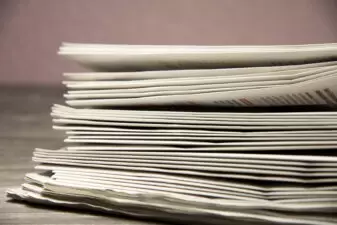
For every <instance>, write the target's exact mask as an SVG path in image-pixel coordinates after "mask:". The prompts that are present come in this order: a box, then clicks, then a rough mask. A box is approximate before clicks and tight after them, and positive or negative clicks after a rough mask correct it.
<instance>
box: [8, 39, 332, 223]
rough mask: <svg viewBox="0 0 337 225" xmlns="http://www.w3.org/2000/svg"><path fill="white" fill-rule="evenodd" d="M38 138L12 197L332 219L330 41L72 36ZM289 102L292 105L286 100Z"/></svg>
mask: <svg viewBox="0 0 337 225" xmlns="http://www.w3.org/2000/svg"><path fill="white" fill-rule="evenodd" d="M59 54H60V55H62V56H64V57H66V58H68V59H71V60H74V61H76V62H78V63H80V64H82V65H83V66H85V67H87V68H90V69H91V70H92V71H94V72H86V73H65V74H64V75H65V81H64V84H65V85H66V87H67V93H65V98H66V105H54V106H53V107H52V113H51V115H52V117H53V124H54V125H53V128H54V129H57V130H62V131H64V132H66V134H67V137H66V139H65V140H64V142H65V147H63V148H61V149H57V150H49V149H36V150H35V152H34V157H33V160H34V161H35V162H37V166H36V172H34V173H29V174H27V175H26V177H25V183H24V184H23V185H22V186H21V187H20V188H13V189H9V190H8V191H7V194H8V196H9V197H11V198H14V199H19V200H23V201H28V202H37V203H42V204H55V205H63V206H69V207H74V208H84V209H92V210H95V211H104V212H109V213H110V212H111V213H121V214H126V215H130V216H134V217H142V218H152V219H159V220H165V221H174V222H179V223H184V224H186V223H191V224H192V223H195V222H198V223H199V224H200V223H204V224H225V223H228V224H303V225H311V224H312V225H332V224H337V216H336V211H337V151H336V149H337V111H336V110H335V109H336V105H337V44H313V45H288V46H285V45H283V46H146V45H136V46H135V45H102V44H70V43H65V44H63V45H62V46H61V47H60V50H59ZM294 106H296V107H294Z"/></svg>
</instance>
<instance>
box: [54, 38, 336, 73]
mask: <svg viewBox="0 0 337 225" xmlns="http://www.w3.org/2000/svg"><path fill="white" fill-rule="evenodd" d="M59 54H60V55H64V56H65V57H68V58H70V59H72V60H75V61H77V62H79V63H81V64H82V65H85V66H88V67H90V68H93V69H97V70H101V71H102V70H104V71H125V70H127V71H132V70H134V71H137V70H170V69H201V68H226V67H238V66H239V67H243V66H258V65H264V66H266V65H275V64H276V65H282V64H291V63H295V64H296V63H303V62H315V61H316V62H317V61H320V60H330V59H335V58H337V45H336V44H333V43H332V44H313V45H297V46H296V45H294V46H214V47H209V46H200V47H196V46H154V47H150V46H125V45H122V46H116V45H113V46H108V45H85V44H83V45H81V44H64V45H63V46H61V48H60V50H59Z"/></svg>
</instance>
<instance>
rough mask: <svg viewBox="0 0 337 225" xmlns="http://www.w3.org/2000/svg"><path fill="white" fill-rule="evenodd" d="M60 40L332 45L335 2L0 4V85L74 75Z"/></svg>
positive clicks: (53, 0)
mask: <svg viewBox="0 0 337 225" xmlns="http://www.w3.org/2000/svg"><path fill="white" fill-rule="evenodd" d="M62 41H68V42H91V43H114V44H201V45H232V44H235V45H239V44H242V45H243V44H255V45H257V44H302V43H323V42H337V1H335V0H22V1H20V0H0V83H14V84H23V83H27V84H58V83H60V81H61V79H62V76H61V74H62V72H66V71H67V72H69V71H81V68H79V67H78V66H77V65H75V64H74V63H72V62H68V61H66V60H64V59H62V58H60V57H58V56H57V54H56V51H57V48H58V46H59V45H60V43H61V42H62Z"/></svg>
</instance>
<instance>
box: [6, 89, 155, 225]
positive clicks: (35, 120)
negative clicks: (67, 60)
mask: <svg viewBox="0 0 337 225" xmlns="http://www.w3.org/2000/svg"><path fill="white" fill-rule="evenodd" d="M63 92H64V90H62V88H61V87H58V88H55V87H43V88H42V87H8V86H7V87H0V191H1V195H0V196H1V197H0V225H9V224H71V225H73V224H81V225H82V224H93V225H96V224H119V225H126V224H129V225H131V224H132V225H144V224H162V223H158V222H153V221H152V222H148V221H140V220H135V219H131V218H127V217H120V216H107V215H102V214H97V213H90V212H83V211H74V210H70V209H67V208H60V207H57V208H53V209H52V208H51V207H43V206H36V205H27V204H22V203H18V202H12V201H8V199H7V197H6V194H5V191H6V189H7V188H10V187H15V186H19V185H20V184H21V183H22V182H23V177H24V175H25V173H27V172H31V171H33V169H32V168H33V166H34V163H32V162H31V157H32V153H33V149H34V148H36V147H45V148H55V149H56V148H59V147H61V146H62V139H63V134H62V132H59V131H53V130H52V128H51V126H52V123H51V117H50V107H51V105H52V104H53V103H62V102H63V99H62V93H63Z"/></svg>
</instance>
